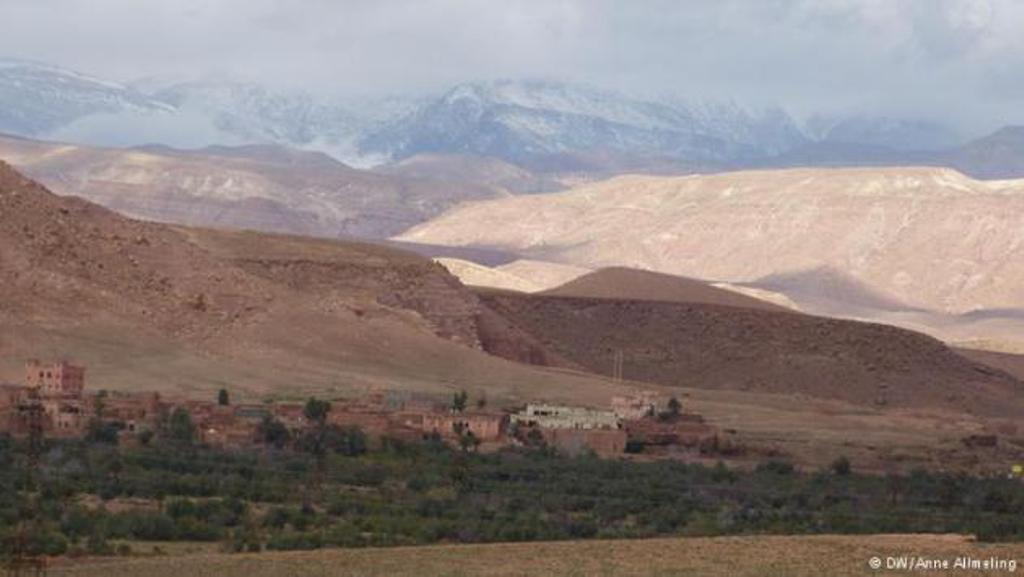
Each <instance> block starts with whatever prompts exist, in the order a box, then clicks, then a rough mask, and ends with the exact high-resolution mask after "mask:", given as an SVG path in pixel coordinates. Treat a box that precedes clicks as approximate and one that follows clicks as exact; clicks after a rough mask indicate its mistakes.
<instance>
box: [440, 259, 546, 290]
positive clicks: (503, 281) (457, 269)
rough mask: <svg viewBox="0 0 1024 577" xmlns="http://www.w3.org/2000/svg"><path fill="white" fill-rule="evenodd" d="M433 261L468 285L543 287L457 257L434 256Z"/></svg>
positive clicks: (505, 287) (506, 287)
mask: <svg viewBox="0 0 1024 577" xmlns="http://www.w3.org/2000/svg"><path fill="white" fill-rule="evenodd" d="M434 261H435V262H437V263H440V264H441V266H443V267H444V268H446V269H448V272H450V273H452V274H453V275H455V276H456V277H458V279H459V280H460V281H462V284H464V285H469V286H480V287H490V288H497V289H504V290H512V291H519V292H525V293H531V292H537V291H539V290H543V287H542V286H541V285H539V284H537V283H534V282H532V281H531V280H529V279H527V278H523V277H520V276H516V275H514V274H511V273H508V272H504V271H502V270H499V269H497V268H492V267H489V266H484V265H482V264H477V263H475V262H471V261H468V260H462V259H458V258H435V259H434Z"/></svg>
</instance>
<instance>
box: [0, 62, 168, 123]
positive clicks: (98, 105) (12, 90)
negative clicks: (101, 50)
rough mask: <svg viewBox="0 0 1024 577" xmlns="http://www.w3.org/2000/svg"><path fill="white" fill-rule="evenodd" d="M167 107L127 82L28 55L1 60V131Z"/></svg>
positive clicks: (159, 109)
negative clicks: (124, 84)
mask: <svg viewBox="0 0 1024 577" xmlns="http://www.w3.org/2000/svg"><path fill="white" fill-rule="evenodd" d="M169 110H170V107H169V106H167V105H166V104H164V103H162V102H159V101H157V100H155V99H153V98H150V97H149V96H146V95H145V94H142V93H140V92H137V91H135V90H133V89H131V88H128V87H126V86H123V85H121V84H117V83H115V82H109V81H106V80H101V79H98V78H93V77H91V76H87V75H84V74H79V73H77V72H74V71H71V70H67V69H64V68H59V67H56V66H50V65H47V64H41V63H38V62H32V61H27V60H0V131H3V132H9V133H13V134H19V135H23V136H43V135H47V134H49V133H50V132H52V131H54V130H57V129H59V128H61V127H63V126H66V125H68V124H70V123H71V122H74V121H75V120H78V119H80V118H83V117H86V116H91V115H95V114H109V113H119V112H125V111H136V112H145V113H161V112H168V111H169Z"/></svg>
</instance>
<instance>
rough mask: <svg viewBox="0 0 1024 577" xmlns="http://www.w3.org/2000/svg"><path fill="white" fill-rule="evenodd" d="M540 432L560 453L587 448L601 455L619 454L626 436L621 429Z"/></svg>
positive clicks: (577, 453)
mask: <svg viewBox="0 0 1024 577" xmlns="http://www.w3.org/2000/svg"><path fill="white" fill-rule="evenodd" d="M541 434H543V435H544V441H545V442H546V443H547V444H548V445H550V446H552V447H554V448H555V449H557V450H558V451H560V452H562V453H566V454H568V455H579V454H581V453H583V452H585V451H588V450H589V451H593V452H594V453H596V454H597V455H600V456H602V457H611V456H614V455H621V454H622V453H623V452H624V451H625V450H626V441H627V438H628V436H627V434H626V431H624V430H622V429H541Z"/></svg>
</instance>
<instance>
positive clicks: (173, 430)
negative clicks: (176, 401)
mask: <svg viewBox="0 0 1024 577" xmlns="http://www.w3.org/2000/svg"><path fill="white" fill-rule="evenodd" d="M167 436H168V437H170V439H171V440H172V441H178V442H180V443H184V444H186V445H191V444H192V443H193V442H195V439H196V426H195V424H194V423H193V422H192V415H191V414H189V412H188V409H185V408H184V407H178V408H176V409H174V412H172V413H171V416H170V418H169V419H168V420H167Z"/></svg>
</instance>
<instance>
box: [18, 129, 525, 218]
mask: <svg viewBox="0 0 1024 577" xmlns="http://www.w3.org/2000/svg"><path fill="white" fill-rule="evenodd" d="M0 159H2V160H6V161H7V162H9V163H10V164H12V165H14V166H16V167H17V168H18V169H19V170H21V171H23V172H24V173H25V174H27V175H29V176H31V177H32V178H35V179H36V180H38V181H39V182H42V183H43V184H44V185H46V186H48V187H50V188H51V189H52V190H54V191H55V192H57V193H58V194H73V195H77V196H81V197H83V198H86V199H88V200H91V201H93V202H96V203H98V204H101V205H103V206H106V207H107V208H111V209H114V210H116V211H118V212H120V213H122V214H126V215H128V216H132V217H136V218H144V219H147V220H155V221H160V222H172V223H178V224H186V225H195V226H216V227H230V228H245V229H254V230H262V231H269V232H283V233H292V234H302V235H307V236H322V237H328V238H342V237H352V236H356V237H367V238H384V237H388V236H391V235H393V234H396V233H398V232H401V231H402V230H405V229H406V228H408V227H410V226H412V225H414V224H417V223H419V222H422V221H424V220H426V219H428V218H431V217H433V216H436V215H438V214H440V213H441V212H443V211H444V210H445V209H447V208H449V207H451V206H453V205H454V204H456V203H458V202H460V201H463V200H467V199H477V200H478V199H486V198H496V197H500V196H506V195H507V194H508V193H507V192H506V191H505V190H504V189H502V188H500V187H497V186H493V185H490V184H486V183H477V182H473V181H471V180H469V179H468V177H467V179H463V180H460V181H457V182H454V183H453V182H447V181H445V180H444V179H443V178H429V179H428V178H419V177H415V176H402V175H400V174H395V175H389V174H383V173H377V172H371V171H365V170H357V169H354V168H351V167H348V166H345V165H344V164H341V163H340V162H337V161H336V160H334V159H332V158H330V157H328V156H326V155H324V154H320V153H315V152H307V151H298V150H292V149H288V148H283V147H279V146H241V147H211V148H208V149H203V150H195V151H183V150H176V149H173V148H168V147H164V146H151V147H143V148H137V149H111V148H99V147H86V146H77V145H69V144H60V143H49V142H40V141H34V140H28V139H23V138H14V137H4V136H0Z"/></svg>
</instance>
